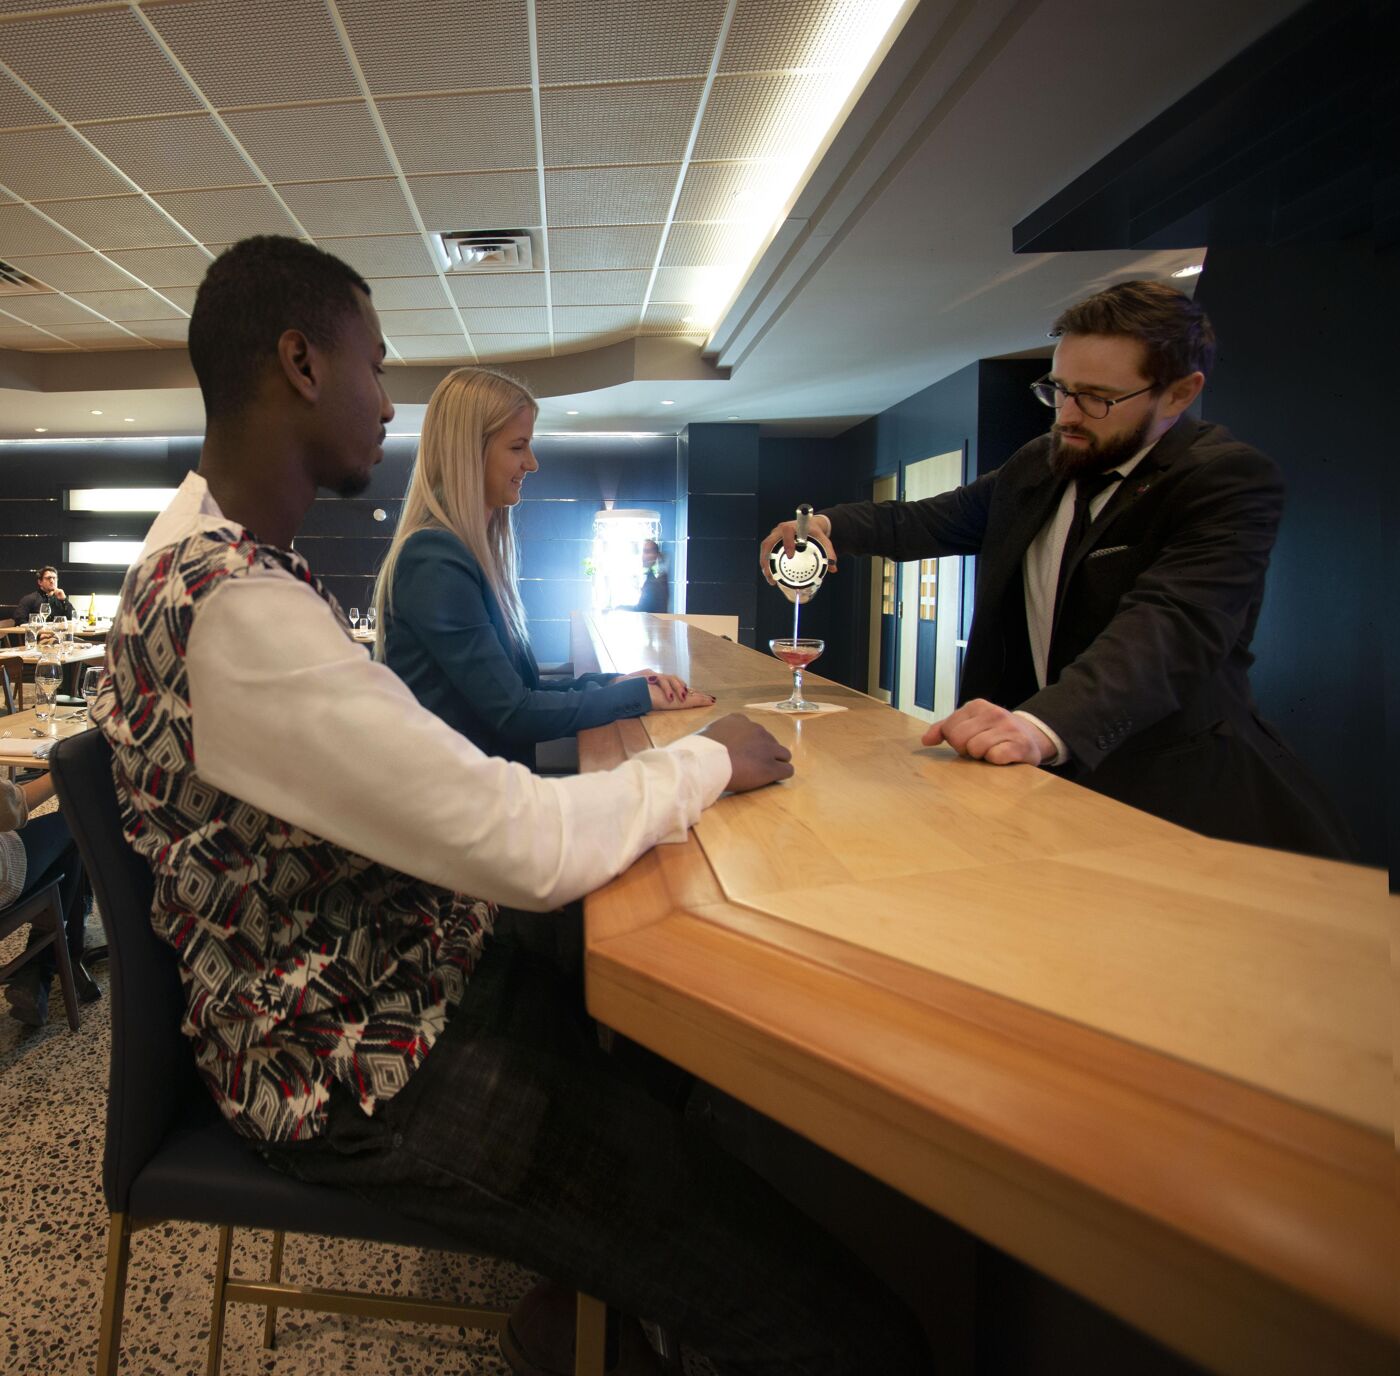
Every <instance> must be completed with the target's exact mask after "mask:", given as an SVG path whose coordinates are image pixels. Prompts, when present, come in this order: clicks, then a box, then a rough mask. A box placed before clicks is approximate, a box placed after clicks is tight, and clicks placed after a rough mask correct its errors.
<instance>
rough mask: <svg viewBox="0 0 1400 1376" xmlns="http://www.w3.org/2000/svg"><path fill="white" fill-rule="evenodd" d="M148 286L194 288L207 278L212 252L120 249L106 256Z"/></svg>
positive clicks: (179, 249) (193, 249)
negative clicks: (205, 276)
mask: <svg viewBox="0 0 1400 1376" xmlns="http://www.w3.org/2000/svg"><path fill="white" fill-rule="evenodd" d="M107 256H108V257H109V258H110V259H111V260H112V261H113V262H114V263H120V264H121V265H122V267H124V268H125V269H126V270H127V271H128V272H130V273H134V274H135V275H136V276H137V277H139V278H140V279H141V280H142V281H143V282H144V283H145V284H146V285H147V286H148V287H160V288H161V289H164V288H166V287H195V286H198V285H199V283H200V282H202V281H203V280H204V274H205V273H206V272H208V270H209V264H210V263H212V262H213V261H214V259H213V256H212V254H210V253H206V252H205V251H204V250H202V249H198V248H193V247H191V248H138V249H117V250H114V251H113V252H111V253H109V254H108V255H107Z"/></svg>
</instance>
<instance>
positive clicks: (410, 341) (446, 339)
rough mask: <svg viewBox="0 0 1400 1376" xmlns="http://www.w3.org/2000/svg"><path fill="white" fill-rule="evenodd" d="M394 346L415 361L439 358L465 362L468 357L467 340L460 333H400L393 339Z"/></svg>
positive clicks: (407, 357) (404, 355)
mask: <svg viewBox="0 0 1400 1376" xmlns="http://www.w3.org/2000/svg"><path fill="white" fill-rule="evenodd" d="M394 347H395V348H396V349H397V350H398V351H399V353H400V354H402V355H403V357H404V358H406V359H411V360H413V361H415V362H422V361H426V360H429V359H431V360H434V361H436V360H439V359H441V360H444V361H448V362H451V361H454V360H460V361H461V362H463V363H465V362H466V361H467V359H468V358H469V357H470V355H469V354H468V353H467V341H466V339H465V338H464V337H463V336H462V335H460V334H458V335H446V334H410V335H401V336H400V337H399V338H398V339H396V340H394Z"/></svg>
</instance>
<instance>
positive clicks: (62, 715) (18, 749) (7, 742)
mask: <svg viewBox="0 0 1400 1376" xmlns="http://www.w3.org/2000/svg"><path fill="white" fill-rule="evenodd" d="M55 710H56V716H57V720H56V721H53V722H47V721H40V720H39V717H38V714H37V713H36V712H33V711H28V712H14V713H12V714H11V715H9V716H7V717H5V716H0V766H8V765H18V766H21V767H23V768H26V769H47V768H48V764H47V763H46V762H45V761H44V760H41V759H36V758H35V757H34V756H33V755H30V754H29V753H28V752H27V750H25V749H24V747H26V746H29V745H31V744H33V742H35V741H37V740H39V739H40V737H38V736H36V735H34V734H33V733H34V731H36V730H38V731H42V732H43V733H44V736H45V737H46V738H49V739H55V740H61V739H62V738H63V737H65V736H76V735H77V734H78V733H79V732H80V731H86V730H87V729H88V727H89V725H90V724H91V723H90V722H89V721H88V714H87V713H86V712H84V711H79V709H78V708H76V707H59V708H57V709H55Z"/></svg>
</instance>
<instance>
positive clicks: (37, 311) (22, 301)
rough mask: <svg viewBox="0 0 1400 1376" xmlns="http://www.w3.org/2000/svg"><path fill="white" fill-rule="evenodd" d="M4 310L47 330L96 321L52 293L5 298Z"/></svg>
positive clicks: (87, 311) (91, 315)
mask: <svg viewBox="0 0 1400 1376" xmlns="http://www.w3.org/2000/svg"><path fill="white" fill-rule="evenodd" d="M4 310H5V311H6V313H7V314H9V315H13V316H18V318H19V319H21V320H24V321H27V322H28V323H29V324H31V325H42V326H43V327H44V328H45V329H47V330H52V329H56V328H57V327H58V326H59V325H68V324H77V323H83V324H87V323H89V322H94V321H96V319H97V317H96V316H94V315H93V313H92V312H91V311H89V310H84V309H83V307H82V306H80V305H79V304H78V303H77V302H76V301H70V300H69V299H68V298H67V297H66V296H55V295H53V294H52V293H50V294H47V295H44V296H7V297H5V299H4Z"/></svg>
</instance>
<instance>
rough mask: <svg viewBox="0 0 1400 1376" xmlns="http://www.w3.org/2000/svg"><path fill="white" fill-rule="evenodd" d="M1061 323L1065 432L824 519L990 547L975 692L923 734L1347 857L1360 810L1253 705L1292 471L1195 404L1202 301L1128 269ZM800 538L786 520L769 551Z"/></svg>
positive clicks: (973, 662)
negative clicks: (1127, 275)
mask: <svg viewBox="0 0 1400 1376" xmlns="http://www.w3.org/2000/svg"><path fill="white" fill-rule="evenodd" d="M1051 334H1052V336H1054V337H1056V338H1057V339H1058V341H1059V342H1058V344H1057V345H1056V348H1055V353H1054V358H1053V360H1052V364H1051V368H1050V371H1049V373H1048V374H1046V376H1045V377H1044V378H1043V379H1042V380H1041V381H1039V382H1037V383H1036V384H1035V387H1034V390H1035V393H1036V396H1037V397H1039V399H1040V400H1041V401H1043V402H1044V403H1045V405H1046V406H1049V407H1052V408H1054V411H1055V419H1054V423H1053V424H1052V425H1051V427H1050V432H1049V434H1048V435H1044V436H1041V437H1039V438H1037V439H1035V440H1032V441H1031V442H1030V443H1029V444H1027V445H1025V446H1023V447H1022V448H1021V449H1019V450H1017V452H1016V453H1015V454H1013V455H1012V456H1011V458H1010V459H1009V460H1007V462H1006V463H1005V464H1003V465H1002V466H1001V467H1000V468H998V469H997V470H996V471H995V472H992V473H988V474H987V475H985V476H984V477H981V478H978V479H977V480H976V481H975V482H972V483H969V484H968V485H967V486H965V487H960V488H957V489H955V490H954V491H952V492H946V493H943V494H942V495H940V496H937V497H932V498H929V499H927V500H925V501H919V502H880V503H873V502H856V503H851V504H848V505H844V506H838V507H833V508H831V509H830V510H829V511H826V512H823V513H820V514H819V515H817V516H815V517H813V520H812V531H813V532H814V533H815V534H816V535H817V536H818V538H820V539H822V540H823V543H824V544H826V545H827V552H828V555H829V556H831V557H833V558H834V557H835V555H836V553H837V552H838V551H839V552H840V553H842V554H879V555H884V556H885V557H886V558H890V559H900V560H904V559H929V558H935V557H941V556H944V555H952V554H976V555H979V556H980V558H979V559H978V561H977V587H976V609H977V610H976V615H975V617H974V619H973V624H972V630H971V634H970V636H969V639H968V645H967V653H966V657H965V660H964V668H963V676H962V683H961V693H960V702H961V705H960V706H959V707H958V709H957V711H955V712H954V713H953V714H952V715H951V716H949V717H946V718H945V719H944V720H943V721H940V722H936V723H935V724H934V725H933V726H931V727H930V728H929V729H928V731H927V732H926V733H925V735H924V738H923V739H924V744H925V745H938V744H940V743H942V742H947V744H949V745H951V746H952V747H953V748H954V749H955V750H957V751H958V753H959V754H962V755H966V756H969V757H971V758H973V759H979V760H985V761H987V762H988V763H991V764H998V765H1005V764H1032V765H1046V766H1050V767H1054V768H1055V769H1056V770H1057V771H1059V772H1062V773H1064V774H1065V775H1066V776H1067V777H1069V778H1071V779H1074V780H1075V781H1076V782H1078V783H1081V784H1084V785H1085V786H1086V787H1088V788H1093V789H1096V790H1097V791H1099V792H1101V793H1106V794H1108V795H1109V796H1111V797H1114V798H1118V799H1120V800H1121V801H1123V802H1125V803H1130V804H1132V805H1133V806H1134V807H1139V808H1142V809H1144V810H1145V811H1148V812H1152V813H1155V814H1156V815H1157V816H1159V817H1163V818H1165V819H1166V820H1168V821H1171V822H1177V823H1180V824H1181V825H1182V826H1186V827H1190V828H1192V829H1193V830H1196V831H1200V832H1204V833H1205V834H1206V835H1209V836H1216V837H1220V838H1222V839H1225V840H1233V841H1244V842H1248V843H1251V844H1255V845H1267V846H1276V847H1280V848H1283V849H1290V850H1300V851H1306V852H1309V853H1313V854H1319V855H1328V856H1336V857H1341V858H1345V857H1347V856H1349V854H1350V852H1351V845H1350V841H1349V838H1348V836H1347V831H1346V827H1345V824H1344V823H1343V822H1342V821H1341V820H1340V819H1339V818H1338V817H1337V815H1336V814H1335V812H1334V810H1333V808H1332V807H1331V805H1330V803H1329V802H1328V800H1327V799H1326V798H1325V797H1324V796H1323V794H1322V793H1321V791H1320V789H1319V788H1318V786H1317V785H1316V784H1315V783H1314V782H1313V780H1312V779H1311V778H1310V777H1309V776H1308V774H1307V772H1306V771H1305V770H1304V769H1303V767H1302V765H1301V764H1300V763H1299V762H1298V760H1297V759H1296V758H1295V757H1294V756H1293V754H1292V753H1291V752H1290V751H1289V750H1288V749H1287V747H1286V746H1285V745H1284V744H1283V742H1282V741H1281V740H1280V738H1279V736H1278V734H1277V732H1276V731H1275V730H1274V729H1273V728H1272V727H1271V726H1269V725H1268V724H1267V723H1265V722H1264V721H1262V720H1260V718H1259V716H1258V714H1257V712H1256V710H1255V705H1254V699H1253V695H1252V693H1251V691H1250V686H1249V678H1248V670H1249V666H1250V664H1251V663H1252V662H1253V656H1252V655H1251V654H1250V651H1249V644H1250V640H1251V638H1252V636H1253V634H1254V626H1255V623H1256V621H1257V620H1258V617H1259V608H1260V605H1261V603H1262V601H1263V596H1264V574H1265V570H1266V569H1267V568H1268V563H1269V552H1270V550H1271V549H1272V548H1273V543H1274V537H1275V535H1276V534H1277V531H1278V523H1279V518H1280V516H1281V514H1282V511H1283V481H1282V478H1281V476H1280V474H1279V471H1278V468H1277V467H1276V465H1275V464H1274V463H1273V462H1272V460H1270V459H1269V458H1267V457H1266V456H1265V455H1263V454H1261V453H1260V452H1259V451H1258V450H1257V449H1253V448H1251V447H1250V446H1249V445H1247V444H1242V443H1240V442H1239V441H1238V440H1236V439H1235V438H1234V437H1233V436H1232V435H1230V433H1229V432H1228V431H1227V430H1224V429H1223V428H1222V427H1220V426H1218V425H1207V424H1204V423H1202V422H1200V421H1197V420H1193V419H1191V418H1190V417H1188V416H1186V414H1185V412H1186V410H1187V408H1188V407H1189V406H1190V405H1191V403H1192V402H1193V401H1194V400H1195V399H1196V397H1197V396H1198V395H1199V393H1200V391H1201V388H1202V387H1203V386H1204V385H1205V380H1206V374H1207V373H1208V372H1209V371H1210V366H1211V363H1212V361H1213V359H1214V354H1215V336H1214V332H1213V331H1212V329H1211V325H1210V321H1209V320H1208V319H1207V317H1206V315H1205V312H1204V311H1203V310H1202V309H1201V308H1200V307H1199V306H1197V305H1196V304H1195V303H1194V302H1193V301H1192V300H1191V299H1190V298H1189V297H1187V296H1185V295H1184V294H1182V293H1181V292H1178V291H1176V290H1175V289H1174V288H1172V287H1169V286H1167V285H1165V284H1163V283H1159V282H1145V281H1140V282H1125V283H1122V284H1120V285H1118V286H1115V287H1110V288H1109V289H1108V290H1106V291H1103V292H1100V293H1098V294H1097V295H1095V296H1092V297H1090V298H1089V299H1088V300H1087V301H1083V302H1080V303H1079V304H1078V305H1075V306H1072V307H1070V308H1069V309H1068V310H1067V311H1065V312H1064V313H1063V314H1062V315H1061V316H1060V318H1059V319H1058V320H1057V321H1056V322H1055V325H1054V328H1053V329H1052V330H1051ZM793 536H794V528H793V525H792V523H790V522H788V523H784V524H783V525H780V526H778V527H776V528H775V529H774V531H773V532H772V533H771V534H770V535H769V536H768V537H767V539H766V540H765V541H764V545H763V549H764V550H765V551H766V550H767V549H769V548H771V547H772V544H773V543H774V542H775V541H776V540H777V539H779V538H782V539H784V540H786V541H787V542H788V543H789V545H790V544H791V542H792V539H793ZM764 572H765V576H766V575H767V567H766V564H765V565H764ZM770 581H771V579H770Z"/></svg>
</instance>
